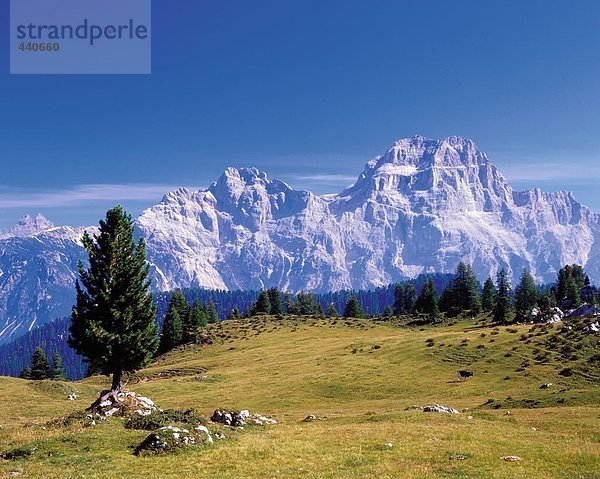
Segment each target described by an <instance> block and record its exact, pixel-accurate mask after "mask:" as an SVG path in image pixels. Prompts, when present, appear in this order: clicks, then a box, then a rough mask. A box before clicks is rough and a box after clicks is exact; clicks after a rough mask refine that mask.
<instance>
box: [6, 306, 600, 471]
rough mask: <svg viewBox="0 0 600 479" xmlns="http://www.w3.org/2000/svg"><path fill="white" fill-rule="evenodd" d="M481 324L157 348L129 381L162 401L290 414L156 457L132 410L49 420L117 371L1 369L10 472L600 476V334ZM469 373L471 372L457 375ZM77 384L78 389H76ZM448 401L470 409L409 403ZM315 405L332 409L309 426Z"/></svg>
mask: <svg viewBox="0 0 600 479" xmlns="http://www.w3.org/2000/svg"><path fill="white" fill-rule="evenodd" d="M480 319H481V318H479V320H478V321H467V320H461V321H458V322H456V323H455V324H452V325H444V326H435V327H432V326H427V327H419V326H407V325H406V324H405V323H406V321H408V320H407V319H405V320H404V321H394V322H377V321H371V320H344V319H342V318H339V319H337V320H332V319H316V318H286V319H284V320H278V319H276V318H269V317H262V318H253V319H250V320H243V321H231V322H225V323H222V324H219V325H216V326H213V327H212V328H211V330H210V334H211V336H212V337H213V339H214V341H215V342H214V344H213V345H211V346H205V347H199V346H188V347H184V348H180V349H177V350H175V351H173V352H171V353H169V354H167V355H165V356H163V357H161V358H159V359H158V360H157V361H156V362H155V363H153V364H152V365H151V366H150V367H149V368H147V369H145V370H143V371H139V372H138V373H137V374H135V375H134V376H132V377H130V378H129V384H128V389H130V390H133V391H136V392H138V393H140V394H143V395H147V396H149V397H151V398H152V399H153V400H154V401H155V402H156V403H157V404H158V405H159V406H160V407H162V408H178V409H187V408H195V409H196V410H197V411H199V412H201V413H203V414H205V415H207V416H209V415H210V414H211V413H212V411H213V410H214V409H216V408H218V407H225V408H231V409H237V410H239V409H250V410H251V411H252V412H259V413H262V414H266V415H270V416H273V417H275V418H276V419H277V420H278V421H279V424H277V425H274V426H268V427H254V428H246V429H245V430H243V431H233V430H229V429H227V430H225V431H224V432H225V435H226V439H223V440H220V441H216V442H215V444H214V445H212V446H209V447H206V448H200V447H191V448H188V449H186V450H183V451H181V452H177V453H174V454H164V455H159V456H153V457H136V456H134V455H133V454H132V451H133V448H134V447H135V446H136V445H137V444H139V443H140V442H141V441H142V440H143V439H144V438H145V437H146V436H147V434H148V432H147V431H136V430H128V429H125V428H124V427H123V420H122V419H120V418H111V419H110V420H109V421H108V422H106V423H103V424H99V425H97V426H94V427H90V428H83V427H82V426H78V425H71V426H64V427H49V426H48V425H47V422H48V421H49V420H51V419H53V418H56V417H64V416H66V415H67V414H69V413H70V412H73V411H75V410H78V409H79V410H81V409H83V408H85V407H86V406H87V405H88V404H89V403H91V402H92V400H93V399H95V397H97V393H98V391H100V389H102V388H105V387H106V386H107V384H108V380H107V378H100V377H95V378H90V379H87V380H85V381H82V382H78V383H54V382H50V381H41V382H32V381H24V380H20V379H13V378H0V425H2V429H0V452H2V453H3V455H4V457H5V458H7V459H4V460H0V477H17V476H18V477H40V478H42V477H43V478H54V477H56V478H78V477H81V478H84V477H85V478H94V477H98V478H112V477H115V478H117V477H169V478H170V477H173V478H182V477H190V478H191V477H210V478H423V477H435V478H584V479H594V478H600V401H599V400H600V368H599V366H600V347H599V342H600V335H595V336H594V335H585V334H583V333H582V329H583V325H584V323H585V320H581V321H579V322H577V323H575V324H574V326H573V329H572V330H570V331H561V328H562V325H547V326H532V325H522V326H509V327H493V326H489V325H486V323H485V322H484V321H483V320H480ZM457 369H468V370H472V371H474V373H475V376H474V377H472V378H469V379H468V380H467V381H461V382H459V381H457V379H456V371H457ZM203 376H206V378H203ZM543 383H552V386H551V387H549V388H546V389H540V386H541V385H542V384H543ZM71 389H76V390H77V391H78V392H79V394H80V399H79V400H77V401H69V400H67V396H68V394H69V392H70V391H71ZM436 403H437V404H442V405H444V406H450V407H454V408H457V409H459V410H464V411H465V412H464V413H463V414H460V415H451V414H441V413H424V412H422V411H421V410H419V409H414V408H413V406H414V405H416V406H425V405H430V404H436ZM467 409H468V410H467ZM309 414H315V415H318V416H322V417H326V418H325V419H324V420H318V421H314V422H310V423H305V422H303V419H304V418H305V417H306V416H307V415H309ZM387 443H392V444H393V446H392V447H389V446H387V445H386V444H387ZM508 455H516V456H520V457H521V458H522V461H520V462H506V461H504V460H502V457H503V456H508Z"/></svg>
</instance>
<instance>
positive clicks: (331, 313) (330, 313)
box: [327, 303, 340, 318]
mask: <svg viewBox="0 0 600 479" xmlns="http://www.w3.org/2000/svg"><path fill="white" fill-rule="evenodd" d="M339 315H340V314H339V313H338V310H337V309H335V304H333V303H329V306H327V317H328V318H337V317H338V316H339Z"/></svg>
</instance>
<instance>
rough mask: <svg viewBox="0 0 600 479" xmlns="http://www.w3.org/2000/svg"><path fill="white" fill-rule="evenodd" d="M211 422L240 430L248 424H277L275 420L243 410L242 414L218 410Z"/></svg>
mask: <svg viewBox="0 0 600 479" xmlns="http://www.w3.org/2000/svg"><path fill="white" fill-rule="evenodd" d="M210 420H211V421H212V422H216V423H219V424H223V425H225V426H231V427H240V428H242V427H244V426H245V425H247V424H252V425H254V426H264V425H271V424H277V421H276V420H275V419H273V418H270V417H266V416H263V415H261V414H256V413H255V414H250V411H248V410H247V409H242V410H241V411H240V412H236V411H225V410H223V409H216V410H215V412H214V413H213V415H212V416H211V418H210Z"/></svg>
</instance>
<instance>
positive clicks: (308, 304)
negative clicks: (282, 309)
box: [288, 292, 323, 316]
mask: <svg viewBox="0 0 600 479" xmlns="http://www.w3.org/2000/svg"><path fill="white" fill-rule="evenodd" d="M288 312H289V313H291V314H298V315H301V316H302V315H304V316H306V315H309V314H316V315H317V316H322V315H323V307H322V306H321V304H320V303H319V301H318V300H317V297H316V296H315V295H314V294H312V293H302V292H300V293H298V294H297V295H296V300H295V301H292V303H291V304H290V305H289V307H288Z"/></svg>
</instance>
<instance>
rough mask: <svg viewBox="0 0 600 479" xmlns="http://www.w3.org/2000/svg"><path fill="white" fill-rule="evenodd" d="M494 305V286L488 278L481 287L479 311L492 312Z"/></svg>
mask: <svg viewBox="0 0 600 479" xmlns="http://www.w3.org/2000/svg"><path fill="white" fill-rule="evenodd" d="M495 304H496V285H495V284H494V282H493V281H492V278H490V277H489V276H488V279H486V280H485V283H484V285H483V292H482V293H481V309H483V310H484V311H493V309H494V305H495Z"/></svg>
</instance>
